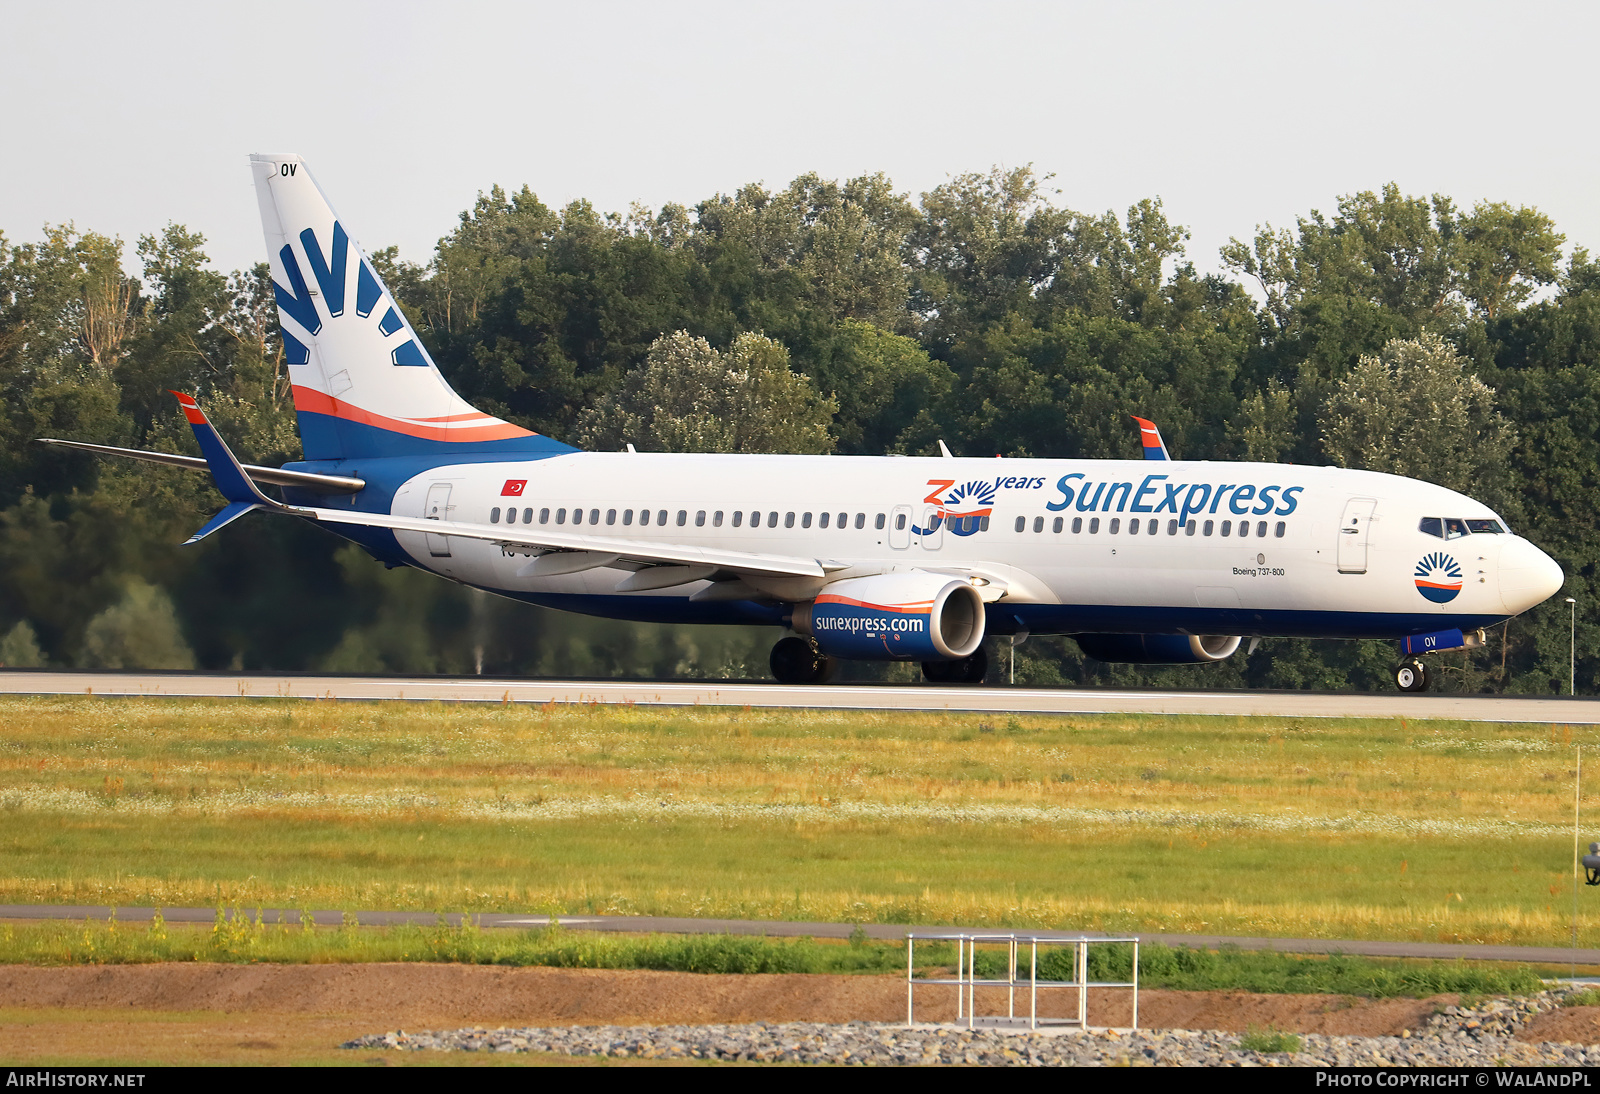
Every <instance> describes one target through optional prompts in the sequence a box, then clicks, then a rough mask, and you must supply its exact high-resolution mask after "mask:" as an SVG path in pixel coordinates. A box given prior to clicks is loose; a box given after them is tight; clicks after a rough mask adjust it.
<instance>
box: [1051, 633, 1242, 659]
mask: <svg viewBox="0 0 1600 1094" xmlns="http://www.w3.org/2000/svg"><path fill="white" fill-rule="evenodd" d="M1073 637H1074V638H1076V639H1077V640H1078V648H1079V649H1081V650H1082V651H1083V652H1084V654H1085V655H1086V656H1088V657H1092V658H1094V659H1095V660H1096V661H1110V662H1114V663H1116V664H1122V665H1198V664H1200V663H1202V662H1205V661H1221V660H1223V659H1224V658H1227V657H1231V656H1233V651H1234V650H1236V649H1238V648H1239V638H1238V637H1237V636H1236V635H1225V634H1077V635H1073Z"/></svg>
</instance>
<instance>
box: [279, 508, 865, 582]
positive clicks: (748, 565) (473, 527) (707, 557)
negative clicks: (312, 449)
mask: <svg viewBox="0 0 1600 1094" xmlns="http://www.w3.org/2000/svg"><path fill="white" fill-rule="evenodd" d="M284 508H286V509H291V510H292V511H293V512H294V513H295V514H297V515H299V516H304V517H310V518H311V519H312V520H315V521H318V522H320V523H324V524H354V525H359V526H362V527H367V528H388V529H390V530H392V531H396V532H426V533H428V534H430V535H436V536H460V537H462V538H464V539H481V540H486V541H488V542H490V543H497V544H499V545H500V546H502V547H508V548H512V547H526V548H531V549H534V550H545V551H562V552H584V553H588V554H590V555H611V556H613V557H614V558H615V559H617V560H619V561H628V562H639V563H644V564H645V565H649V566H656V565H669V566H702V567H714V568H715V569H719V570H734V571H737V572H740V573H762V574H782V575H784V576H789V577H825V576H826V575H827V573H828V569H829V567H825V566H824V565H823V564H822V563H821V562H819V561H818V560H816V559H814V558H798V557H796V556H794V555H766V554H756V553H753V552H747V551H725V550H722V549H720V548H716V547H695V546H690V545H686V544H676V543H656V542H653V541H650V540H641V539H621V538H617V537H613V536H577V535H572V534H570V533H561V532H535V531H532V530H531V529H530V530H527V531H524V530H521V529H518V530H517V531H512V530H511V529H510V528H507V527H505V526H503V525H499V526H497V525H493V524H472V523H468V522H466V521H455V520H430V519H428V518H426V517H395V516H389V515H388V514H382V513H357V512H353V511H351V510H347V509H311V508H302V507H298V506H294V507H291V506H285V507H284ZM574 561H589V560H574ZM574 568H575V569H576V568H586V567H574ZM832 568H833V569H843V567H842V566H839V565H834V566H832ZM545 572H547V573H560V572H562V570H561V569H560V568H559V565H558V564H556V565H552V566H551V567H550V568H549V569H548V570H546V571H545ZM568 572H570V571H568Z"/></svg>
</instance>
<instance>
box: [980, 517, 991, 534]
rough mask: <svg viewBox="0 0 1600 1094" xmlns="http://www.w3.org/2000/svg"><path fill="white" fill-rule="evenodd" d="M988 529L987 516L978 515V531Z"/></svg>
mask: <svg viewBox="0 0 1600 1094" xmlns="http://www.w3.org/2000/svg"><path fill="white" fill-rule="evenodd" d="M988 530H989V518H988V517H980V518H979V519H978V531H980V532H987V531H988Z"/></svg>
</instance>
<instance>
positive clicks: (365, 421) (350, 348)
mask: <svg viewBox="0 0 1600 1094" xmlns="http://www.w3.org/2000/svg"><path fill="white" fill-rule="evenodd" d="M250 167H251V171H252V173H253V174H254V176H255V184H256V197H257V199H258V201H259V202H260V205H261V226H262V230H263V232H264V233H265V234H266V239H267V252H268V255H269V257H270V259H271V263H272V288H273V292H274V293H275V295H276V297H277V301H278V318H279V321H280V323H281V324H282V326H283V345H284V354H285V357H286V358H287V360H288V364H289V377H290V381H291V382H292V384H293V385H294V408H295V413H296V416H297V417H298V419H299V424H300V442H301V445H302V447H303V448H304V451H305V458H306V459H307V460H343V459H356V458H362V459H368V458H371V457H374V456H408V455H440V456H444V457H446V458H449V457H450V455H451V454H460V453H462V452H463V451H464V449H463V447H462V446H467V447H470V448H471V449H473V450H474V451H482V450H486V449H487V450H490V451H494V452H503V453H505V454H507V455H515V454H518V453H527V454H539V455H551V454H554V453H557V452H570V451H573V450H572V449H571V448H570V447H569V446H567V445H564V444H562V443H561V442H559V441H555V440H552V439H550V438H549V437H543V436H540V435H539V434H537V433H530V432H529V431H528V430H526V429H522V428H521V427H519V426H515V425H512V424H511V423H510V422H506V421H502V420H501V419H499V418H496V417H494V416H493V415H490V414H485V413H483V412H482V411H480V410H476V409H474V408H473V407H472V406H471V405H470V404H468V403H467V402H466V400H464V399H462V398H461V396H459V395H457V394H456V393H455V391H454V390H453V389H452V388H451V387H450V385H449V383H447V382H446V381H445V378H444V376H443V375H441V374H440V372H439V369H438V367H437V366H435V365H434V363H433V359H432V358H431V357H429V356H428V351H427V350H426V349H424V348H423V345H422V341H421V340H420V339H419V338H418V337H417V335H416V332H415V331H414V330H412V329H411V324H410V323H408V322H407V321H406V318H405V316H404V315H403V314H402V313H401V311H400V308H399V307H398V306H397V305H396V304H395V302H394V298H393V296H391V295H390V293H389V290H388V288H386V287H385V286H384V284H383V282H382V280H381V279H379V277H378V275H377V273H376V271H374V270H373V268H372V263H371V261H370V260H369V259H368V258H367V256H366V255H365V254H364V253H363V252H362V250H361V248H360V246H359V245H358V244H357V243H356V242H355V241H354V240H353V239H351V238H350V235H349V233H348V231H347V230H346V229H345V227H344V225H343V224H342V223H341V222H340V221H339V219H338V218H337V217H336V216H335V215H334V212H333V208H332V206H330V205H329V204H328V200H327V198H325V197H324V196H323V194H322V190H321V189H320V188H319V187H318V186H317V184H316V182H315V181H314V180H313V179H312V178H311V174H310V172H308V171H307V170H306V167H305V164H304V163H302V162H301V161H300V157H298V156H287V155H263V156H251V157H250Z"/></svg>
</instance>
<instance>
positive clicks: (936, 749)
mask: <svg viewBox="0 0 1600 1094" xmlns="http://www.w3.org/2000/svg"><path fill="white" fill-rule="evenodd" d="M980 722H982V723H984V724H987V725H989V726H990V727H991V731H990V732H981V731H980V730H981V726H980ZM0 725H3V726H4V732H3V734H0V854H3V856H4V858H3V862H4V866H3V867H0V901H6V902H28V903H33V902H40V903H95V904H119V905H124V906H127V905H155V906H167V907H175V906H194V905H201V906H214V905H216V904H218V903H227V904H230V905H231V904H239V905H242V906H246V907H255V906H258V905H259V906H269V907H270V906H276V907H317V908H343V909H352V910H354V909H364V908H382V909H412V910H421V911H433V910H438V909H444V910H450V911H457V910H469V911H471V910H495V911H530V912H549V911H559V912H566V913H574V914H586V913H590V914H599V913H651V914H665V915H715V916H737V917H748V918H781V919H822V920H830V921H843V922H888V923H924V924H939V923H964V924H973V925H991V926H1015V927H1029V926H1042V927H1066V928H1083V929H1091V930H1106V931H1117V932H1122V931H1130V932H1131V931H1140V932H1151V931H1172V932H1182V933H1205V934H1260V935H1276V936H1289V937H1320V938H1384V939H1414V940H1421V941H1468V942H1496V943H1527V944H1540V945H1551V944H1563V943H1566V942H1567V941H1568V940H1569V939H1570V930H1571V924H1570V919H1569V916H1570V907H1571V905H1570V900H1571V897H1570V892H1571V873H1570V871H1571V853H1572V852H1571V847H1572V844H1571V829H1570V827H1569V826H1570V817H1571V813H1570V810H1571V803H1572V797H1571V795H1572V779H1571V776H1570V772H1571V770H1572V746H1573V745H1575V744H1590V745H1592V744H1594V743H1596V742H1600V733H1597V732H1596V731H1595V730H1594V729H1592V728H1578V729H1573V730H1569V729H1567V728H1566V727H1560V726H1554V727H1553V726H1543V725H1536V726H1526V725H1523V726H1515V725H1475V724H1466V723H1456V722H1410V723H1407V722H1405V721H1403V720H1396V721H1379V720H1355V719H1351V720H1325V721H1319V720H1296V719H1282V718H1266V719H1250V718H1198V717H1174V718H1157V717H1133V716H1105V717H1054V716H1051V717H1046V716H1031V715H1016V716H1007V717H1003V718H997V717H988V718H984V719H980V718H978V717H976V716H967V715H955V714H940V713H911V714H887V713H849V712H826V711H823V712H804V711H802V712H793V711H760V710H757V711H747V710H738V709H730V708H719V709H679V710H673V709H645V708H625V707H624V708H618V707H600V706H592V707H554V706H550V707H533V708H529V707H513V706H501V707H496V706H481V705H459V706H445V705H442V704H399V703H391V704H357V703H348V704H346V703H326V702H316V703H308V702H300V701H274V700H248V701H246V700H237V701H234V700H204V701H188V700H165V699H126V700H104V699H91V698H53V699H17V698H10V699H0ZM1586 808H1587V806H1586ZM1596 827H1597V829H1600V825H1597V826H1596ZM1585 893H1586V896H1589V897H1594V896H1595V895H1596V894H1594V893H1593V892H1590V891H1587V890H1586V891H1585ZM1579 929H1580V944H1582V945H1585V946H1594V945H1600V916H1597V915H1596V914H1595V908H1594V906H1593V901H1592V900H1585V903H1584V907H1583V911H1582V916H1581V919H1580V923H1579Z"/></svg>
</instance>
